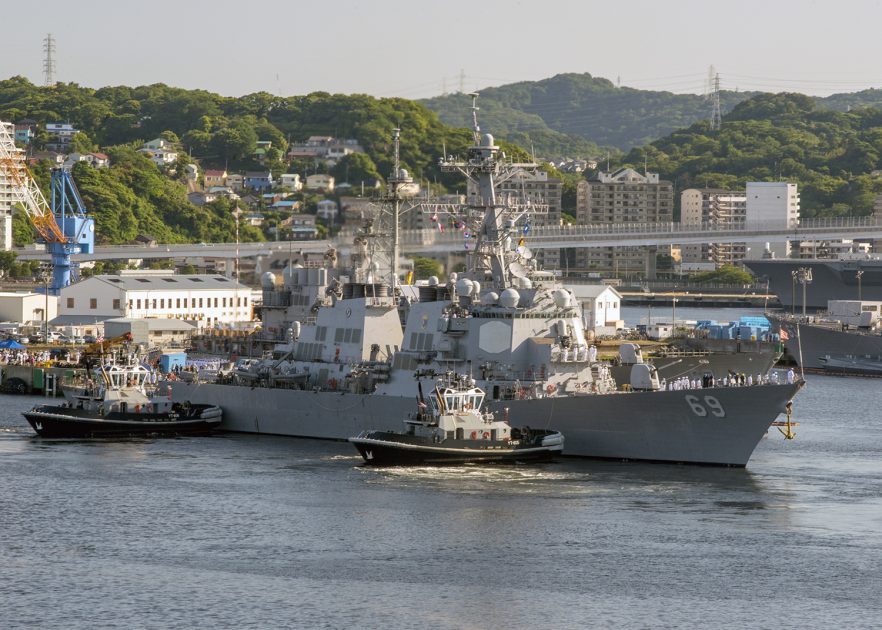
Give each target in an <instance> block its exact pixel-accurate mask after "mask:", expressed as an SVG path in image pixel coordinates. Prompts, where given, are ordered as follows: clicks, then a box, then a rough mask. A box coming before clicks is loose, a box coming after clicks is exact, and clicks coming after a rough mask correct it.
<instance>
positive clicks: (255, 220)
mask: <svg viewBox="0 0 882 630" xmlns="http://www.w3.org/2000/svg"><path fill="white" fill-rule="evenodd" d="M244 219H245V223H247V224H248V225H251V226H254V227H260V226H261V225H263V221H264V219H266V217H265V216H264V215H262V214H260V213H259V212H251V213H249V214H246V215H245V217H244Z"/></svg>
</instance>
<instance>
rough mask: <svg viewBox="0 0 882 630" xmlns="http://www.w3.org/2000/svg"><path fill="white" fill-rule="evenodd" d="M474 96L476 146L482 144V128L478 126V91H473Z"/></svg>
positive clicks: (473, 111) (473, 116) (473, 114)
mask: <svg viewBox="0 0 882 630" xmlns="http://www.w3.org/2000/svg"><path fill="white" fill-rule="evenodd" d="M469 96H471V97H472V134H473V135H474V136H475V146H478V145H480V144H481V128H480V127H479V126H478V109H480V108H479V107H478V93H477V92H471V93H470V94H469Z"/></svg>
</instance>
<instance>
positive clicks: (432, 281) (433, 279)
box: [429, 276, 438, 287]
mask: <svg viewBox="0 0 882 630" xmlns="http://www.w3.org/2000/svg"><path fill="white" fill-rule="evenodd" d="M429 286H430V287H437V286H438V276H429Z"/></svg>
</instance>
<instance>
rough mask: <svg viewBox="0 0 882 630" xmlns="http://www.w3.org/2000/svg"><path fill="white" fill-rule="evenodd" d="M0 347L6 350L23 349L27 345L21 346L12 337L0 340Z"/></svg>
mask: <svg viewBox="0 0 882 630" xmlns="http://www.w3.org/2000/svg"><path fill="white" fill-rule="evenodd" d="M0 348H2V349H6V350H24V349H25V348H27V346H23V345H21V344H20V343H18V342H17V341H15V340H14V339H4V340H3V341H0Z"/></svg>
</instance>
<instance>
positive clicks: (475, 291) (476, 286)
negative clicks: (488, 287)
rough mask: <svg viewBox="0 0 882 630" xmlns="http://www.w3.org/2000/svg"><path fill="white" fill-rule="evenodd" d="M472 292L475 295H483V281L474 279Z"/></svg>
mask: <svg viewBox="0 0 882 630" xmlns="http://www.w3.org/2000/svg"><path fill="white" fill-rule="evenodd" d="M472 294H473V295H474V296H475V297H477V296H479V295H481V283H480V282H478V281H477V280H472Z"/></svg>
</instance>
